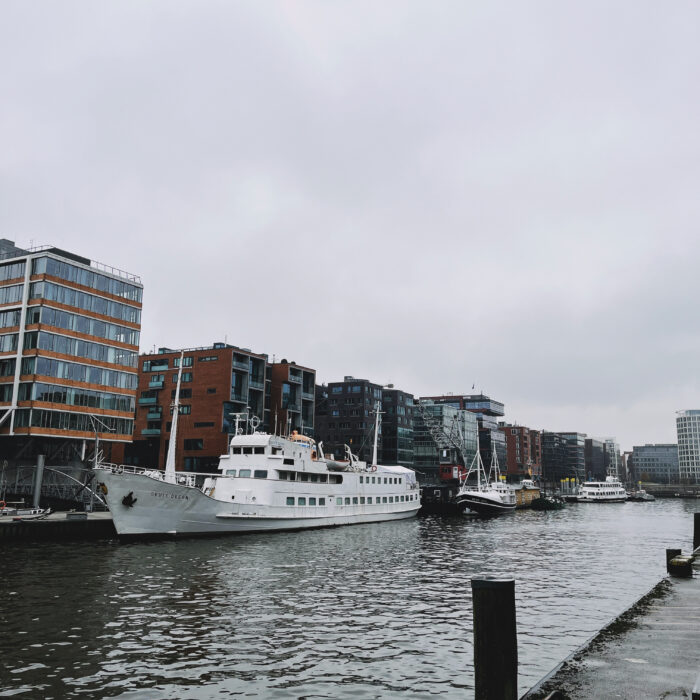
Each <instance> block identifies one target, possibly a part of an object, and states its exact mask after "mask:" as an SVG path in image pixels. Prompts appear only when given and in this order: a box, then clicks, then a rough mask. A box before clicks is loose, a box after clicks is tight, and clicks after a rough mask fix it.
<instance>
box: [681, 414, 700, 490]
mask: <svg viewBox="0 0 700 700" xmlns="http://www.w3.org/2000/svg"><path fill="white" fill-rule="evenodd" d="M676 432H677V434H678V471H679V476H680V480H681V483H684V484H697V483H698V480H699V479H700V410H688V411H678V412H677V415H676Z"/></svg>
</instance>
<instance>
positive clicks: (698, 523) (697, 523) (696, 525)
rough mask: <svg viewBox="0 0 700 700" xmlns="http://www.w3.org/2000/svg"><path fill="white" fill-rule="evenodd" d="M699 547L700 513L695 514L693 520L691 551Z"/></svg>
mask: <svg viewBox="0 0 700 700" xmlns="http://www.w3.org/2000/svg"><path fill="white" fill-rule="evenodd" d="M698 547H700V513H695V514H694V518H693V551H695V550H696V549H697V548H698Z"/></svg>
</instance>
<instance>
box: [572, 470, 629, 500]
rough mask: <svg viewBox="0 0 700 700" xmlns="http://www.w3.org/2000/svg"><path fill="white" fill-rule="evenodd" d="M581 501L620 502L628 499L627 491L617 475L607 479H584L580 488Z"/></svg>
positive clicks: (579, 496) (578, 498) (578, 497)
mask: <svg viewBox="0 0 700 700" xmlns="http://www.w3.org/2000/svg"><path fill="white" fill-rule="evenodd" d="M576 500H577V501H578V502H579V503H618V502H620V501H626V500H627V491H625V489H624V487H623V485H622V484H621V483H620V481H619V479H618V478H617V477H615V476H607V477H606V478H605V481H584V482H583V483H582V484H581V485H580V486H579V490H578V496H577V497H576Z"/></svg>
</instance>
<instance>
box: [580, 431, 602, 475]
mask: <svg viewBox="0 0 700 700" xmlns="http://www.w3.org/2000/svg"><path fill="white" fill-rule="evenodd" d="M583 455H584V460H585V464H586V478H587V479H594V480H596V481H604V480H605V477H606V476H607V468H606V463H605V442H603V441H602V440H596V438H586V439H585V440H584V449H583Z"/></svg>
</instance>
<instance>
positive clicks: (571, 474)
mask: <svg viewBox="0 0 700 700" xmlns="http://www.w3.org/2000/svg"><path fill="white" fill-rule="evenodd" d="M558 435H560V436H561V437H562V438H563V439H564V441H565V442H566V453H567V466H566V472H567V474H566V477H565V478H570V479H576V480H577V481H585V480H586V438H587V437H588V436H587V435H586V433H558Z"/></svg>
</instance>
